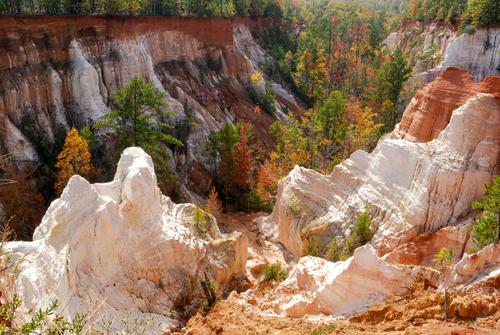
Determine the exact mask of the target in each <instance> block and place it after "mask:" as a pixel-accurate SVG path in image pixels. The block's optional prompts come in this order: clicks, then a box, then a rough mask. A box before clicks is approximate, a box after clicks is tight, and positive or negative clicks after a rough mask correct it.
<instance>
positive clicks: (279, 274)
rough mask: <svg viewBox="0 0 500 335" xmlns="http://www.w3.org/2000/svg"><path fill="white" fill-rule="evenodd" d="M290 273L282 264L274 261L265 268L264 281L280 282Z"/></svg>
mask: <svg viewBox="0 0 500 335" xmlns="http://www.w3.org/2000/svg"><path fill="white" fill-rule="evenodd" d="M287 276H288V273H287V271H286V270H285V269H283V267H282V266H281V264H279V263H274V264H270V265H268V266H267V267H266V269H265V270H264V281H267V282H268V281H275V282H280V281H283V280H285V279H286V277H287Z"/></svg>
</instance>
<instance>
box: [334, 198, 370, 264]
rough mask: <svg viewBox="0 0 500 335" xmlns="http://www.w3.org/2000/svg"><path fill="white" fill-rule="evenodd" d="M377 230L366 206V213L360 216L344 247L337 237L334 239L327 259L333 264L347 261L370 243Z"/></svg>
mask: <svg viewBox="0 0 500 335" xmlns="http://www.w3.org/2000/svg"><path fill="white" fill-rule="evenodd" d="M376 230H377V227H375V225H374V222H373V221H372V220H371V219H370V215H369V214H368V206H366V207H365V211H364V212H363V213H361V214H360V215H359V216H358V218H357V220H356V223H355V224H354V226H353V227H352V230H351V232H350V234H349V236H347V237H346V238H345V240H344V245H343V246H340V245H339V243H338V241H337V237H336V236H334V237H333V238H332V240H331V242H330V244H329V245H328V248H327V251H326V253H325V258H326V259H328V260H330V261H332V262H337V261H343V260H346V259H347V258H349V257H350V256H352V254H353V253H354V250H356V249H357V248H359V247H361V246H363V245H365V244H366V243H368V242H370V241H371V239H372V237H373V235H374V232H375V231H376Z"/></svg>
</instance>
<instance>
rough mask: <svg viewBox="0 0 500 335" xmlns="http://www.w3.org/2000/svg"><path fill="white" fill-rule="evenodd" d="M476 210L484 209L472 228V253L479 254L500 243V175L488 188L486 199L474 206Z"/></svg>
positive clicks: (476, 202) (475, 203)
mask: <svg viewBox="0 0 500 335" xmlns="http://www.w3.org/2000/svg"><path fill="white" fill-rule="evenodd" d="M472 207H473V208H474V209H482V210H483V214H482V215H481V216H480V217H478V218H477V219H476V221H475V223H474V226H473V227H472V243H473V245H474V246H473V248H472V250H471V251H472V252H477V251H479V250H481V249H482V248H484V247H486V246H487V245H490V244H493V243H499V242H500V175H499V176H496V177H495V179H494V181H493V183H492V184H491V185H489V186H486V190H485V195H484V197H483V198H482V199H481V200H479V201H475V202H474V203H473V204H472Z"/></svg>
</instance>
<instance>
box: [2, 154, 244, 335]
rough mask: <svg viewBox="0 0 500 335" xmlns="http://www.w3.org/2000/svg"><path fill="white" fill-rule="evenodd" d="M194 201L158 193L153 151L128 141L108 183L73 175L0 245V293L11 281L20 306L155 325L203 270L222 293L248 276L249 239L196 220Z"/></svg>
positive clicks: (181, 302) (161, 326) (192, 288)
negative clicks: (26, 227)
mask: <svg viewBox="0 0 500 335" xmlns="http://www.w3.org/2000/svg"><path fill="white" fill-rule="evenodd" d="M194 210H195V206H194V205H191V204H181V205H176V204H174V203H173V202H172V201H171V200H170V199H169V198H167V197H165V196H163V195H162V194H161V193H160V191H159V189H158V188H157V186H156V176H155V174H154V170H153V163H152V160H151V157H149V156H148V155H147V154H146V153H144V151H143V150H142V149H140V148H129V149H127V150H125V151H124V153H123V154H122V157H121V159H120V162H119V164H118V168H117V172H116V175H115V178H114V180H113V181H112V182H110V183H106V184H89V183H88V182H87V181H86V180H85V179H83V178H81V177H79V176H74V177H72V178H71V180H70V182H69V183H68V185H67V187H66V188H65V190H64V192H63V194H62V196H61V198H60V199H57V200H55V201H54V202H53V203H52V204H51V206H50V208H49V209H48V211H47V213H46V214H45V216H44V218H43V220H42V223H41V224H40V226H39V227H38V228H37V229H36V231H35V234H34V237H33V242H10V243H7V244H6V245H4V250H5V252H6V253H7V254H8V255H10V256H11V257H12V260H11V261H12V262H15V261H16V260H17V261H19V263H18V264H19V265H18V266H19V272H11V273H10V274H8V275H6V276H4V277H3V278H1V282H2V284H3V285H2V286H3V290H2V291H3V292H2V295H9V294H12V292H13V290H12V287H11V286H10V285H14V286H15V289H16V292H17V293H19V294H20V296H21V298H22V300H23V303H24V307H26V308H34V309H36V308H40V307H42V306H43V305H44V304H47V303H48V302H50V301H51V300H54V299H57V300H59V302H60V303H61V306H64V313H65V314H66V315H67V316H69V317H72V316H74V315H75V314H76V313H87V312H91V315H93V316H94V318H95V320H94V321H93V322H97V326H98V327H99V325H101V326H102V325H104V324H106V323H108V322H109V323H111V327H112V329H125V328H126V329H129V331H130V329H136V330H137V332H140V331H141V329H142V330H144V331H145V332H146V333H148V334H161V333H162V331H164V330H166V329H168V328H171V327H173V326H176V325H177V320H178V319H179V318H180V317H182V316H183V315H185V314H186V313H187V314H189V313H190V312H192V311H191V310H190V309H192V308H196V307H197V305H198V304H199V302H200V297H202V295H203V293H202V292H201V288H200V284H199V278H201V277H202V276H204V273H207V274H208V276H209V277H210V278H212V280H213V281H214V282H215V283H216V285H217V286H218V287H219V289H220V292H221V293H224V292H225V291H226V290H228V289H232V288H233V287H234V282H235V281H236V280H237V279H238V278H240V277H243V276H244V275H245V263H246V258H247V247H248V241H247V239H246V238H245V237H244V236H242V235H241V234H239V233H233V234H231V235H224V234H221V232H220V231H219V228H218V226H217V223H216V222H215V219H214V218H213V217H212V216H210V215H208V214H204V219H203V220H202V221H203V222H196V221H194V218H193V212H194ZM9 279H11V280H13V282H12V283H11V284H9ZM9 287H10V289H9ZM134 327H138V328H134ZM132 332H133V333H135V331H132Z"/></svg>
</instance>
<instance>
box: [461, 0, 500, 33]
mask: <svg viewBox="0 0 500 335" xmlns="http://www.w3.org/2000/svg"><path fill="white" fill-rule="evenodd" d="M467 13H468V15H469V16H470V18H471V20H472V24H474V25H475V26H478V27H483V26H491V25H494V24H498V23H500V3H499V2H498V0H469V1H468V4H467Z"/></svg>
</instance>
